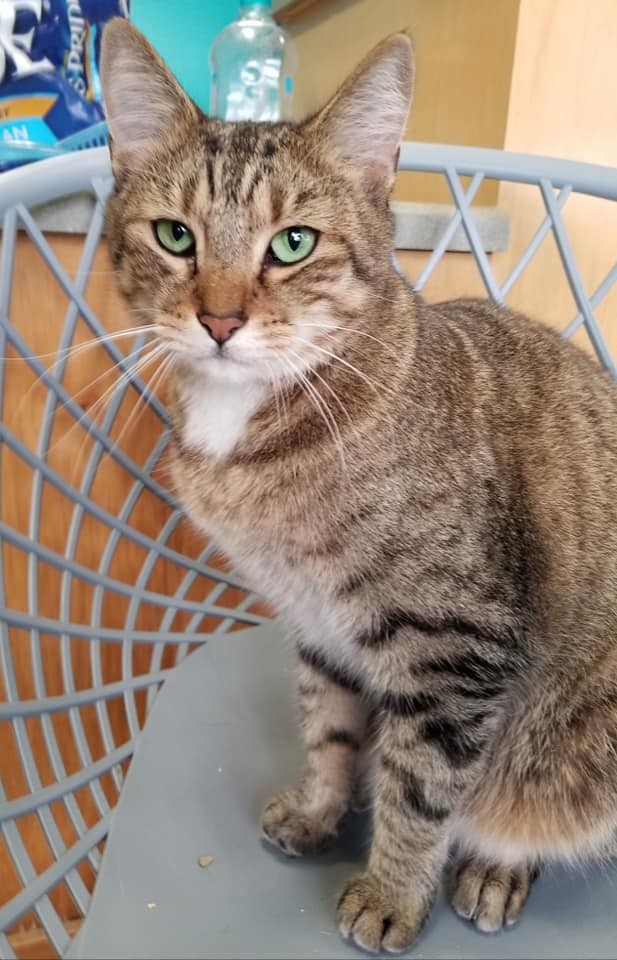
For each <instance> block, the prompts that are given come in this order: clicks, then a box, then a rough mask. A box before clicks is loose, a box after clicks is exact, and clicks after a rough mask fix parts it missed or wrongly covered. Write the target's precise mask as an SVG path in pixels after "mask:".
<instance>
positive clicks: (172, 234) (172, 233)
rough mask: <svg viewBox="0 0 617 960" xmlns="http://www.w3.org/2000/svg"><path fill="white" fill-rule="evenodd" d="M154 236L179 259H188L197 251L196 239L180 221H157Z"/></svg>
mask: <svg viewBox="0 0 617 960" xmlns="http://www.w3.org/2000/svg"><path fill="white" fill-rule="evenodd" d="M154 234H155V236H156V239H157V240H158V242H159V243H160V245H161V246H162V247H164V248H165V250H169V252H170V253H173V254H175V256H177V257H188V256H190V254H191V253H192V252H193V250H194V249H195V237H194V236H193V234H192V233H191V231H190V230H189V228H188V227H185V226H184V224H183V223H180V222H179V221H178V220H155V221H154Z"/></svg>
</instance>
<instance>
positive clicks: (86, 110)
mask: <svg viewBox="0 0 617 960" xmlns="http://www.w3.org/2000/svg"><path fill="white" fill-rule="evenodd" d="M128 12H129V11H128V0H0V170H5V169H8V168H9V167H12V166H15V165H16V164H18V163H21V162H24V157H27V155H28V151H27V150H25V149H23V148H26V147H30V148H39V149H38V151H37V150H33V152H32V155H33V157H34V156H36V155H43V154H44V153H45V149H46V148H47V150H49V152H53V147H54V145H55V144H57V143H58V142H59V141H61V140H63V139H64V138H65V137H68V136H71V135H72V134H75V133H78V132H79V131H81V130H84V129H85V128H86V127H89V126H91V125H93V124H97V123H100V122H101V121H102V120H103V119H104V113H103V107H102V104H101V85H100V80H99V73H98V64H99V56H100V42H101V32H102V28H103V26H104V24H105V23H106V21H107V20H109V19H110V18H111V17H115V16H128ZM15 148H17V149H15ZM16 157H18V159H15V158H16Z"/></svg>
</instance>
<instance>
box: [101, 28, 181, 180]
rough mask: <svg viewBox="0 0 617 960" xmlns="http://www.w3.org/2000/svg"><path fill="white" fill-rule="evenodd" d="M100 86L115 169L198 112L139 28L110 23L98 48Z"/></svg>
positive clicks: (147, 149)
mask: <svg viewBox="0 0 617 960" xmlns="http://www.w3.org/2000/svg"><path fill="white" fill-rule="evenodd" d="M101 85H102V88H103V100H104V104H105V113H106V116H107V123H108V125H109V131H110V134H111V141H112V157H113V161H114V166H115V165H116V163H117V162H118V161H120V162H121V163H134V162H136V161H137V162H138V161H139V160H140V159H141V158H142V157H144V156H146V155H147V154H148V153H149V151H150V149H151V148H152V147H153V146H154V145H155V144H157V143H159V142H160V141H161V139H162V138H164V137H165V136H166V135H167V134H168V133H169V132H170V130H171V129H172V128H173V127H174V126H175V125H176V124H178V123H190V122H192V121H194V120H195V119H196V117H197V108H196V106H195V104H194V103H193V101H192V100H191V99H190V97H188V96H187V94H186V93H185V92H184V90H183V89H182V87H181V86H180V84H179V83H178V81H177V80H176V78H175V77H174V75H173V74H172V72H171V70H169V68H168V67H167V66H166V65H165V63H164V62H163V60H162V59H161V57H160V56H159V55H158V53H157V52H156V50H155V49H154V48H153V47H152V46H151V45H150V44H149V43H148V41H147V40H146V38H145V37H144V36H142V34H141V33H140V32H139V30H136V29H135V27H133V26H131V24H130V23H129V22H128V21H127V20H124V19H122V18H121V17H116V18H114V19H113V20H110V21H109V23H108V24H107V26H106V27H105V30H104V32H103V39H102V44H101Z"/></svg>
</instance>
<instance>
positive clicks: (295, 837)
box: [262, 653, 368, 856]
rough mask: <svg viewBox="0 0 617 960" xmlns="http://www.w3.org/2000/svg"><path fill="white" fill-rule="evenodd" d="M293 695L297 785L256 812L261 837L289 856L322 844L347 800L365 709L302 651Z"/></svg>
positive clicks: (349, 683) (351, 687) (348, 685)
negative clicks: (302, 748)
mask: <svg viewBox="0 0 617 960" xmlns="http://www.w3.org/2000/svg"><path fill="white" fill-rule="evenodd" d="M298 692H299V700H300V715H301V721H302V731H303V735H304V741H305V744H306V750H307V764H306V769H305V772H304V776H303V778H302V781H301V783H300V784H299V786H297V787H292V788H288V789H286V790H282V791H281V792H280V793H278V794H276V795H275V796H274V797H273V798H272V799H271V800H270V802H269V803H268V804H267V805H266V807H265V809H264V812H263V814H262V828H263V832H264V835H265V836H266V838H267V839H268V840H270V841H271V842H272V843H274V844H276V845H277V846H278V847H280V849H281V850H283V851H284V852H285V853H287V854H289V855H295V856H300V855H302V854H304V853H310V852H312V851H315V850H318V849H320V848H321V847H323V846H325V845H327V843H328V842H329V841H331V840H332V839H333V837H334V836H335V835H336V832H337V828H338V825H339V823H340V821H341V819H342V817H343V816H344V814H345V813H346V812H347V810H348V808H349V806H350V803H351V798H352V790H353V786H354V777H355V772H356V764H357V760H358V756H359V753H360V750H361V748H362V746H363V743H364V738H365V735H366V730H367V719H368V708H367V706H366V704H365V703H364V702H363V700H362V699H361V697H360V696H359V693H358V689H357V687H356V684H355V683H354V682H353V680H351V679H350V678H348V677H346V676H345V675H344V674H343V673H342V672H341V671H340V670H329V669H328V668H327V667H326V666H325V664H320V663H319V662H317V660H316V658H314V657H311V656H309V655H308V654H307V653H305V655H304V658H303V659H302V653H301V664H300V673H299V683H298Z"/></svg>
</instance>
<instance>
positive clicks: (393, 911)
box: [337, 873, 429, 953]
mask: <svg viewBox="0 0 617 960" xmlns="http://www.w3.org/2000/svg"><path fill="white" fill-rule="evenodd" d="M337 912H338V922H339V929H340V931H341V934H342V935H343V936H344V937H345V938H346V939H349V940H352V941H353V942H354V943H355V944H356V946H358V947H361V948H362V949H363V950H368V951H370V952H371V953H379V952H381V951H387V952H388V953H401V952H402V951H403V950H406V949H407V947H409V946H411V944H412V943H413V942H414V940H415V939H416V937H417V936H418V934H419V933H420V930H421V929H422V927H423V925H424V922H425V920H426V918H427V916H428V912H429V911H428V908H427V907H426V906H425V907H423V908H422V909H418V908H417V907H416V906H414V903H413V899H412V898H410V899H409V900H405V899H403V898H400V897H398V896H396V895H395V894H393V893H390V892H388V891H387V890H386V889H385V888H384V887H383V885H382V884H381V883H380V881H379V878H378V877H376V876H374V875H373V874H371V873H361V874H358V875H357V876H355V877H352V879H351V880H350V881H349V883H348V884H347V886H346V887H345V889H344V890H343V893H342V894H341V896H340V898H339V902H338V908H337Z"/></svg>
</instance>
